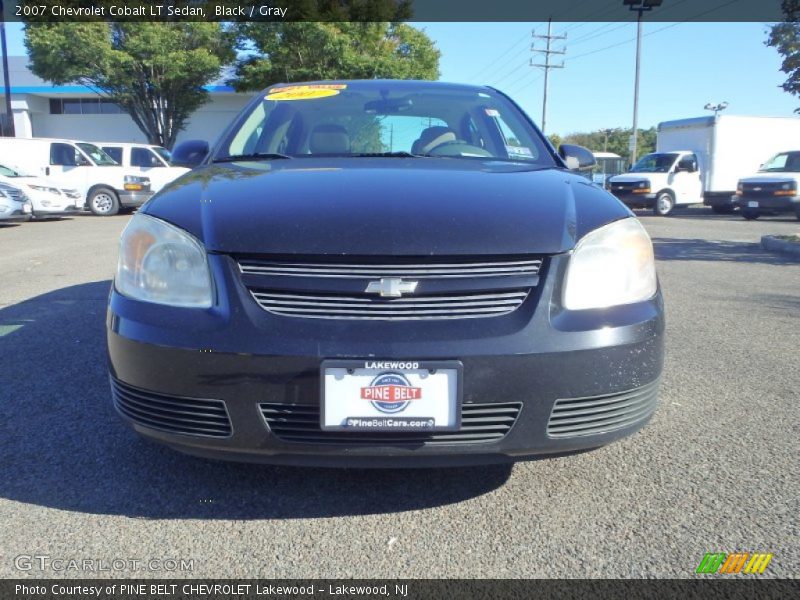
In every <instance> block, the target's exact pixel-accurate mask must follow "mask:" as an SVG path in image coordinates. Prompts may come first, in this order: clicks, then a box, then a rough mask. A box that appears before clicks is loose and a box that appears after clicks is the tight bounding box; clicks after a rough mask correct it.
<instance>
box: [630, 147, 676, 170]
mask: <svg viewBox="0 0 800 600" xmlns="http://www.w3.org/2000/svg"><path fill="white" fill-rule="evenodd" d="M677 158H678V155H677V154H676V153H674V152H667V153H661V152H655V153H653V154H647V155H646V156H643V157H642V158H640V159H639V160H638V162H637V163H636V164H635V165H633V167H631V170H630V172H631V173H668V172H669V170H670V169H671V168H672V165H673V164H674V163H675V159H677Z"/></svg>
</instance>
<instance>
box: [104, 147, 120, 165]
mask: <svg viewBox="0 0 800 600" xmlns="http://www.w3.org/2000/svg"><path fill="white" fill-rule="evenodd" d="M103 152H105V153H106V154H108V155H109V156H110V157H111V158H113V159H114V160H115V161H117V162H118V163H119V164H122V148H121V147H119V146H103Z"/></svg>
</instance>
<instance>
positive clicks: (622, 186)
mask: <svg viewBox="0 0 800 600" xmlns="http://www.w3.org/2000/svg"><path fill="white" fill-rule="evenodd" d="M798 140H800V118H793V117H743V116H738V115H717V116H708V117H698V118H694V119H680V120H677V121H665V122H663V123H659V125H658V137H657V140H656V152H654V153H652V154H648V155H645V156H643V157H642V158H641V159H640V160H639V161H637V163H636V164H635V165H634V166H633V167H632V168H631V170H630V172H628V173H626V174H624V175H618V176H617V177H612V178H611V179H610V180H609V189H610V191H611V192H612V193H613V194H614V195H615V196H617V197H618V198H619V199H620V200H622V201H623V202H624V203H625V204H627V205H628V206H632V207H651V208H653V210H654V212H655V213H656V214H658V215H667V214H669V213H670V212H672V209H673V208H674V207H675V206H676V205H681V204H683V205H685V204H698V203H700V202H702V203H703V204H706V205H708V206H710V207H711V208H712V209H713V210H714V212H718V213H730V212H733V210H734V208H735V206H736V205H735V204H734V200H733V196H734V194H735V193H736V185H737V183H738V181H739V179H741V178H742V177H745V176H747V175H749V174H751V173H753V172H755V171H756V170H758V168H759V165H761V164H762V163H763V162H764V161H766V160H767V159H768V158H769V157H770V156H773V155H775V154H776V153H777V152H780V151H783V150H788V149H792V148H795V147H797V145H798Z"/></svg>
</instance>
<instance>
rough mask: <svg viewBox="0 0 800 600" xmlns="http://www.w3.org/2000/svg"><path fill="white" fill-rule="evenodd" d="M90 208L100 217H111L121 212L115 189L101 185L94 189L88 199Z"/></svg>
mask: <svg viewBox="0 0 800 600" xmlns="http://www.w3.org/2000/svg"><path fill="white" fill-rule="evenodd" d="M87 204H88V205H89V210H91V211H92V213H93V214H95V215H97V216H98V217H110V216H112V215H115V214H117V213H118V212H119V199H118V198H117V194H116V193H115V192H114V190H112V189H110V188H107V187H99V188H96V189H94V190H92V193H91V194H89V198H88V200H87Z"/></svg>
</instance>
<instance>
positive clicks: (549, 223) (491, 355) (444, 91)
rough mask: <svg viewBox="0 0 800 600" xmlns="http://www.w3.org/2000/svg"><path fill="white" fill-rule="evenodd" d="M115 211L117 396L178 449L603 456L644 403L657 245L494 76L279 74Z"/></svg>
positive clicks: (348, 456)
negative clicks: (148, 192) (143, 200)
mask: <svg viewBox="0 0 800 600" xmlns="http://www.w3.org/2000/svg"><path fill="white" fill-rule="evenodd" d="M175 160H176V161H178V162H180V161H184V162H186V163H197V168H195V169H194V170H192V171H191V172H190V173H187V174H186V175H184V176H183V177H181V178H180V179H178V180H177V181H175V182H174V183H173V184H171V185H169V186H168V187H167V188H165V189H164V190H163V191H161V192H160V193H159V194H157V195H156V196H155V197H154V198H153V199H152V200H150V201H149V202H148V203H147V204H145V205H144V207H143V208H142V209H141V210H140V211H139V212H138V213H137V214H136V215H134V216H133V217H132V218H131V221H130V223H129V225H128V226H127V228H126V229H125V231H124V233H123V234H122V240H121V246H120V259H119V268H118V271H117V274H116V277H115V280H114V285H113V288H112V291H111V294H110V299H109V308H108V318H107V325H108V351H109V357H110V376H111V389H112V396H113V402H114V405H115V407H116V409H117V410H118V412H119V413H120V414H121V415H122V417H123V418H124V419H125V420H126V421H127V422H129V423H130V424H131V425H132V426H133V428H134V429H135V430H136V431H138V432H139V433H140V434H142V435H144V436H146V437H148V438H151V439H154V440H156V441H159V442H162V443H164V444H167V445H169V446H172V447H174V448H176V449H178V450H181V451H184V452H186V453H189V454H194V455H199V456H206V457H214V458H223V459H230V460H243V461H260V462H271V463H283V464H311V465H331V466H433V465H447V464H476V463H486V462H498V461H508V460H519V459H523V458H526V457H531V456H537V455H553V454H562V453H568V452H572V451H577V450H582V449H589V448H595V447H598V446H602V445H604V444H607V443H609V442H611V441H613V440H616V439H618V438H621V437H624V436H627V435H630V434H632V433H633V432H635V431H637V430H639V429H640V428H641V427H643V426H644V425H645V423H646V422H647V421H648V420H649V419H650V418H651V416H652V414H653V411H654V410H655V407H656V404H657V398H658V385H659V377H660V374H661V370H662V362H663V331H664V309H663V303H662V297H661V292H660V289H659V286H658V281H657V278H656V273H655V267H654V259H653V249H652V244H651V242H650V239H649V237H648V235H647V233H646V232H645V230H644V228H643V227H642V225H641V224H640V223H639V221H638V220H636V218H635V217H634V216H633V215H632V213H631V212H630V211H629V210H628V209H627V208H626V207H625V206H623V205H622V204H621V203H620V202H619V201H618V200H617V199H615V198H614V197H613V196H611V195H610V194H609V193H607V192H606V191H604V190H602V189H600V188H598V187H597V186H594V185H592V184H591V182H589V181H587V179H586V178H585V177H582V176H580V175H579V174H576V173H574V172H572V171H576V170H579V169H585V168H591V166H592V164H593V162H594V159H593V157H592V155H591V154H590V153H589V152H588V151H587V150H585V149H583V148H580V147H577V146H562V147H561V148H560V150H559V151H558V152H556V151H555V150H554V149H553V148H552V146H551V145H550V144H549V143H548V142H547V140H546V139H545V138H544V136H543V135H542V134H541V133H540V132H539V131H538V130H537V128H536V127H535V126H534V125H533V123H532V122H531V121H530V119H529V118H528V117H527V116H526V115H525V114H524V113H523V112H522V110H521V109H520V108H519V107H518V106H517V105H516V104H514V102H512V101H511V100H510V99H509V98H508V97H507V96H505V95H504V94H502V93H500V92H498V91H496V90H494V89H491V88H487V87H475V86H467V85H451V84H443V83H433V82H417V81H380V80H373V81H341V82H316V83H303V84H280V85H276V86H273V87H271V88H269V89H267V90H265V91H264V92H263V93H261V94H259V95H258V96H257V97H256V98H255V99H254V100H253V101H252V102H251V103H250V104H249V105H248V106H247V107H246V108H245V109H244V110H243V111H242V113H241V115H240V116H239V117H238V118H237V119H236V120H235V121H234V123H233V124H232V125H231V126H230V127H229V128H228V130H227V131H226V132H225V133H224V134H223V135H222V136H221V138H220V141H219V142H218V143H217V144H216V145H215V146H214V147H213V148H209V147H208V145H207V144H205V143H203V142H186V143H185V144H184V145H183V146H181V147H178V148H177V149H176V151H175Z"/></svg>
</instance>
